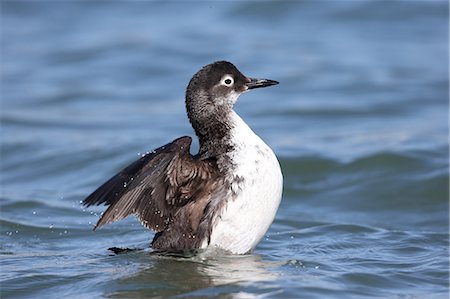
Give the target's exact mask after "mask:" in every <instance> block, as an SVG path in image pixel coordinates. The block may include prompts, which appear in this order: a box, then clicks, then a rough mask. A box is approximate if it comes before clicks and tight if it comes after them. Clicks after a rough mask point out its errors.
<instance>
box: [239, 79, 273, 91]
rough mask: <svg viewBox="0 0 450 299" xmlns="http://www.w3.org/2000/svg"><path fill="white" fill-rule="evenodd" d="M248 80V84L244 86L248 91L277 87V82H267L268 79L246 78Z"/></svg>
mask: <svg viewBox="0 0 450 299" xmlns="http://www.w3.org/2000/svg"><path fill="white" fill-rule="evenodd" d="M248 79H250V82H248V83H246V84H245V85H246V86H247V88H248V89H253V88H260V87H267V86H272V85H277V84H278V83H279V82H278V81H275V80H269V79H254V78H248Z"/></svg>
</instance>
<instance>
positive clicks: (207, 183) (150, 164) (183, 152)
mask: <svg viewBox="0 0 450 299" xmlns="http://www.w3.org/2000/svg"><path fill="white" fill-rule="evenodd" d="M278 83H279V82H277V81H275V80H269V79H255V78H250V77H247V76H245V75H243V74H242V73H241V72H240V71H239V70H238V69H237V68H236V67H235V66H234V65H233V64H232V63H230V62H228V61H216V62H213V63H211V64H208V65H206V66H204V67H202V68H201V69H200V70H199V71H198V72H197V73H196V74H195V75H194V76H193V77H192V79H191V80H190V82H189V84H188V86H187V88H186V96H185V105H186V111H187V116H188V119H189V121H190V124H191V125H192V127H193V129H194V131H195V134H196V136H197V138H198V141H199V151H198V153H197V154H195V155H192V154H191V153H190V147H191V143H192V138H191V137H189V136H183V137H180V138H178V139H175V140H174V141H172V142H170V143H168V144H166V145H164V146H161V147H159V148H157V149H155V150H153V151H151V152H148V153H147V154H145V155H143V156H142V157H141V158H139V159H138V160H137V161H135V162H134V163H132V164H130V165H129V166H127V167H125V168H124V169H122V170H121V171H120V172H119V173H117V174H116V175H114V176H113V177H111V178H110V179H109V180H108V181H106V182H105V183H104V184H103V185H101V186H100V187H99V188H98V189H96V190H95V191H94V192H93V193H92V194H90V195H89V196H88V197H87V198H86V199H84V201H83V202H82V203H83V205H84V206H86V207H89V206H92V205H101V204H104V205H106V206H107V209H106V210H105V211H104V212H103V213H102V215H101V217H100V219H99V220H98V222H97V224H96V225H95V227H94V230H95V229H96V228H99V227H101V226H103V225H105V224H108V223H111V222H114V221H119V220H121V219H123V218H125V217H127V216H129V215H135V216H137V218H138V219H139V220H140V222H141V223H142V225H143V226H145V227H146V228H149V229H151V230H153V231H154V232H155V235H154V237H153V241H152V242H151V247H152V249H153V250H154V251H156V252H186V251H190V252H197V251H203V250H208V249H219V250H221V251H225V252H229V253H231V254H246V253H249V252H251V251H252V250H254V249H255V247H256V246H257V244H258V243H259V242H260V241H261V240H262V239H263V237H264V235H265V234H266V232H267V230H268V229H269V226H270V225H271V223H272V222H273V220H274V218H275V214H276V212H277V210H278V207H279V205H280V201H281V197H282V189H283V175H282V172H281V167H280V163H279V161H278V159H277V157H276V156H275V154H274V152H273V151H272V150H271V148H270V147H269V146H268V145H267V144H266V143H264V141H263V140H262V139H261V138H260V137H259V136H257V135H256V134H255V133H254V132H253V131H252V129H251V128H250V127H249V126H248V125H247V124H246V123H245V122H244V121H243V119H242V118H241V117H240V116H239V115H238V114H237V113H236V112H235V111H234V105H235V103H236V101H237V100H238V98H239V96H240V95H241V94H243V93H245V92H247V91H250V90H253V89H257V88H262V87H268V86H272V85H276V84H278Z"/></svg>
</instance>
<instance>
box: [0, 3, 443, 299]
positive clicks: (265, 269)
mask: <svg viewBox="0 0 450 299" xmlns="http://www.w3.org/2000/svg"><path fill="white" fill-rule="evenodd" d="M448 11H449V6H448V3H447V2H446V1H381V0H380V1H277V2H269V1H265V2H256V1H228V2H225V1H223V2H181V1H180V2H178V1H174V2H168V3H164V2H126V1H125V2H120V1H115V2H108V3H103V2H100V1H98V2H97V1H90V2H88V1H85V2H56V1H48V2H46V1H35V2H31V1H30V2H28V1H27V2H25V1H23V2H22V1H8V0H7V1H2V2H1V211H0V221H1V222H0V223H1V230H0V257H1V265H0V279H1V285H0V292H1V293H0V294H1V297H2V298H61V297H63V296H64V297H66V298H103V297H108V298H149V297H177V298H205V297H217V298H234V297H237V298H241V297H242V298H254V297H257V298H260V297H264V298H266V297H267V298H369V297H371V298H373V297H378V298H448V295H449V284H448V283H449V175H448V166H449V164H448V157H449V148H448V111H449V110H448V109H449V107H448V97H449V75H448V65H449V60H448V51H449V48H448V47H449V46H448V33H449V32H448V19H449V17H448ZM222 59H226V60H230V61H232V62H233V63H234V64H236V65H237V67H238V68H239V69H240V70H241V71H242V72H243V73H244V74H246V75H248V76H254V77H266V78H270V79H274V80H277V81H280V85H277V86H275V87H271V88H267V89H262V90H255V91H253V92H250V93H246V94H245V95H243V96H241V97H240V99H239V101H238V103H237V105H236V107H235V109H236V111H237V112H238V113H239V114H240V115H241V116H242V117H243V118H244V119H245V120H246V121H247V122H248V123H249V125H250V126H251V127H252V128H253V129H254V131H255V132H256V133H257V134H258V135H259V136H261V137H262V138H263V139H264V140H265V141H266V142H267V143H268V144H269V145H270V146H271V147H272V148H273V149H274V151H275V153H276V154H277V156H278V158H279V160H280V163H281V166H282V169H283V174H284V178H285V182H284V194H283V200H282V204H281V206H280V209H279V211H278V214H277V216H276V219H275V221H274V223H273V225H272V226H271V228H270V230H269V231H268V233H267V236H266V237H265V238H264V240H263V241H262V242H261V243H260V244H259V246H258V247H257V248H256V250H255V251H254V252H253V253H251V254H248V255H244V256H226V255H225V256H216V257H202V256H195V257H185V258H182V257H162V256H155V255H152V254H151V252H150V251H151V250H150V249H145V250H143V251H136V252H132V253H127V254H121V255H116V256H114V255H110V252H108V250H107V248H108V247H112V246H118V247H133V248H148V245H149V242H150V240H151V239H152V236H153V233H152V232H150V231H148V230H145V229H144V228H142V227H141V225H140V224H139V222H138V221H137V220H136V219H134V218H132V217H130V218H129V219H126V220H124V221H121V222H118V223H114V224H111V225H108V226H105V227H104V228H102V229H100V230H98V231H95V232H93V231H92V227H93V225H94V223H95V222H96V221H97V220H98V216H99V213H100V212H101V211H102V209H101V208H92V209H91V208H90V209H84V208H83V207H81V205H80V201H81V200H83V199H84V198H85V197H86V196H87V195H88V194H89V193H90V192H92V191H93V190H95V189H96V187H98V186H99V185H100V184H101V183H103V182H104V181H105V180H106V179H107V178H108V177H110V176H111V175H112V174H114V173H115V172H116V171H118V170H119V169H121V168H122V167H124V166H125V165H127V163H130V162H131V161H133V160H135V159H137V158H138V155H139V154H140V153H143V152H146V151H149V150H152V149H153V148H156V147H158V146H160V145H162V144H165V143H167V142H169V141H171V140H173V139H175V138H177V137H179V136H182V135H193V134H194V133H193V130H192V129H191V127H190V126H189V123H188V121H187V118H186V115H185V111H184V90H185V87H186V85H187V83H188V81H189V79H190V77H191V76H192V75H193V74H194V73H195V72H196V71H197V70H198V69H199V68H200V67H201V66H203V65H205V64H208V63H210V62H213V61H215V60H222ZM196 148H198V146H197V145H194V150H195V149H196Z"/></svg>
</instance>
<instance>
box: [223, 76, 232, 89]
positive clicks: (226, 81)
mask: <svg viewBox="0 0 450 299" xmlns="http://www.w3.org/2000/svg"><path fill="white" fill-rule="evenodd" d="M233 83H234V79H233V77H231V76H230V75H225V76H223V78H222V81H221V84H222V85H225V86H231V85H233Z"/></svg>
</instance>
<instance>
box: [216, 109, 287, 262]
mask: <svg viewBox="0 0 450 299" xmlns="http://www.w3.org/2000/svg"><path fill="white" fill-rule="evenodd" d="M233 120H234V122H235V127H234V129H233V131H232V140H233V143H234V146H235V150H234V151H233V152H232V153H231V154H230V156H229V157H230V158H231V159H232V161H233V162H234V164H235V165H236V169H235V170H234V172H233V174H234V176H235V178H237V180H236V181H235V182H234V183H233V184H232V187H231V189H232V190H230V193H233V194H235V195H236V196H235V198H234V199H231V200H229V202H228V203H227V205H226V206H225V207H224V209H223V210H222V211H221V213H219V214H218V215H217V218H216V221H215V226H214V227H213V230H212V234H211V239H210V246H213V247H220V248H222V249H225V250H228V251H230V252H232V253H235V254H244V253H246V252H249V251H251V250H252V249H254V248H255V247H256V245H257V244H258V243H259V242H260V241H261V239H262V238H263V237H264V235H265V233H266V232H267V230H268V228H269V226H270V224H271V223H272V221H273V219H274V218H275V214H276V211H277V209H278V206H279V204H280V200H281V194H282V189H283V176H282V174H281V169H280V164H279V163H278V160H277V158H276V157H275V154H274V153H273V152H272V150H271V149H270V148H269V147H268V146H267V145H266V144H265V143H264V142H263V141H262V140H261V138H259V137H258V136H257V135H256V134H255V133H254V132H253V131H252V130H251V129H250V128H249V127H248V126H247V124H246V123H245V122H244V121H243V120H242V119H241V118H240V117H239V116H238V115H237V114H236V113H233Z"/></svg>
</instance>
